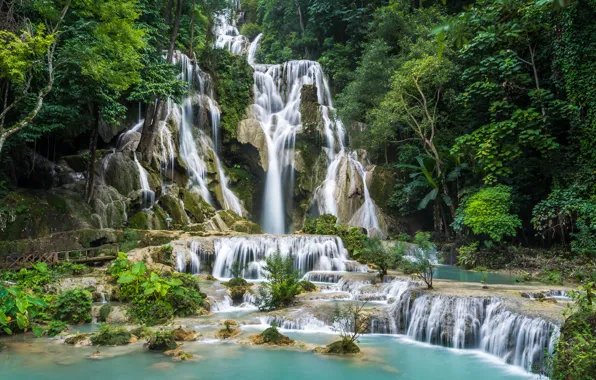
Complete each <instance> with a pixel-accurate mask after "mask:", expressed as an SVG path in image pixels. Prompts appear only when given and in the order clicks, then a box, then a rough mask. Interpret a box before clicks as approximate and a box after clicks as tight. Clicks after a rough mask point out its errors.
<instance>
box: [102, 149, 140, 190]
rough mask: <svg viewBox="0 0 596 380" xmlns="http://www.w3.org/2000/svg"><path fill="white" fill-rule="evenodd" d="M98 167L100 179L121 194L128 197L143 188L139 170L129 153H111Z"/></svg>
mask: <svg viewBox="0 0 596 380" xmlns="http://www.w3.org/2000/svg"><path fill="white" fill-rule="evenodd" d="M98 165H99V169H98V171H99V174H100V176H101V177H100V178H103V180H104V182H105V183H106V184H107V185H109V186H112V187H113V188H115V189H116V190H117V191H118V192H119V193H120V194H122V195H128V194H130V193H131V192H133V191H135V190H139V189H140V188H141V181H140V179H139V169H138V167H137V164H136V163H135V162H134V159H133V158H132V155H130V154H129V153H124V152H117V153H109V154H107V155H106V156H105V157H104V158H103V159H101V160H100V161H99V162H98Z"/></svg>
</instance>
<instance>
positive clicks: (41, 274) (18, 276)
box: [1, 262, 56, 292]
mask: <svg viewBox="0 0 596 380" xmlns="http://www.w3.org/2000/svg"><path fill="white" fill-rule="evenodd" d="M32 266H33V267H32V269H25V268H23V269H21V270H20V271H18V272H15V271H5V272H2V276H1V279H3V280H6V281H10V282H15V283H16V284H17V285H18V286H19V287H21V288H23V289H31V290H33V291H36V292H42V290H43V287H44V286H46V285H47V284H49V283H51V282H52V281H54V280H55V279H56V274H55V273H54V272H52V271H51V270H50V268H49V267H48V264H47V263H45V262H41V263H33V264H32Z"/></svg>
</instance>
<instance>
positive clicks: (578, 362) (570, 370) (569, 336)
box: [551, 282, 596, 380]
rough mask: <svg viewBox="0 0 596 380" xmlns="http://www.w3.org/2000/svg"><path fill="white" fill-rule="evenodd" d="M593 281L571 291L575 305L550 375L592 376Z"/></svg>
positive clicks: (559, 378) (595, 344)
mask: <svg viewBox="0 0 596 380" xmlns="http://www.w3.org/2000/svg"><path fill="white" fill-rule="evenodd" d="M594 290H595V288H594V283H593V282H592V283H589V284H586V285H585V286H581V287H579V289H578V291H577V292H573V293H572V298H573V300H574V304H575V308H574V309H571V310H570V312H571V315H569V317H568V318H567V319H566V320H565V323H564V324H563V326H562V327H561V335H560V337H559V340H558V342H557V344H556V348H555V355H554V357H553V363H552V364H553V365H552V372H553V373H552V374H551V378H552V379H555V380H568V379H591V378H593V375H594V374H595V373H596V296H595V294H594Z"/></svg>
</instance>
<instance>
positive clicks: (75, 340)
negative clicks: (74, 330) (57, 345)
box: [64, 334, 91, 345]
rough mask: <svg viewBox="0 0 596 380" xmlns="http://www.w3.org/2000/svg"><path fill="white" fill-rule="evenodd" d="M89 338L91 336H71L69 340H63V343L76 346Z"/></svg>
mask: <svg viewBox="0 0 596 380" xmlns="http://www.w3.org/2000/svg"><path fill="white" fill-rule="evenodd" d="M90 336H91V334H77V335H75V336H71V337H70V338H66V339H65V340H64V343H65V344H72V345H77V344H79V343H82V342H84V341H85V340H87V339H89V337H90Z"/></svg>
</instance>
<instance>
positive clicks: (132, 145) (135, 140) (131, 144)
mask: <svg viewBox="0 0 596 380" xmlns="http://www.w3.org/2000/svg"><path fill="white" fill-rule="evenodd" d="M140 142H141V133H140V132H133V131H129V132H127V133H124V134H122V137H120V140H119V141H118V151H119V152H134V151H136V150H137V147H138V146H139V143H140Z"/></svg>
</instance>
